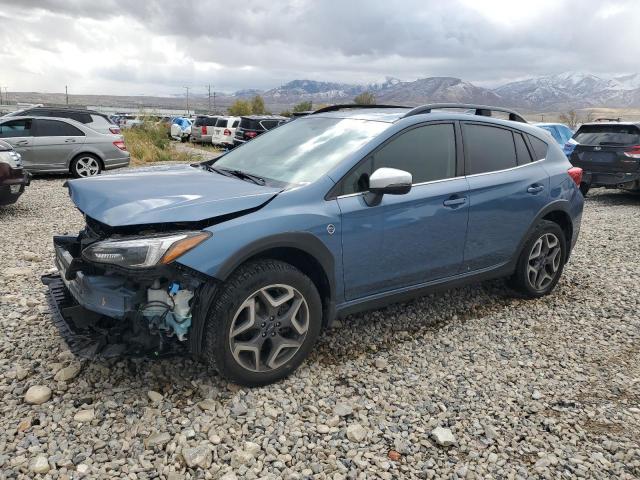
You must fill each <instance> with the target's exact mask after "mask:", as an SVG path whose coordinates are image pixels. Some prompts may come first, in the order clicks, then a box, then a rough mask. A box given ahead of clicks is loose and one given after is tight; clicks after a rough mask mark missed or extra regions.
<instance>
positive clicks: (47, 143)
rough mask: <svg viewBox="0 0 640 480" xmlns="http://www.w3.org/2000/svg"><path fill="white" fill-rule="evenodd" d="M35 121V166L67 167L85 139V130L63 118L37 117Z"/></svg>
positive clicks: (55, 168)
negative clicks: (64, 120)
mask: <svg viewBox="0 0 640 480" xmlns="http://www.w3.org/2000/svg"><path fill="white" fill-rule="evenodd" d="M33 122H34V139H33V162H34V166H35V168H38V169H40V170H49V169H54V170H59V169H66V168H67V167H68V161H69V160H70V158H71V156H72V154H73V152H74V151H75V150H77V148H78V146H79V145H82V144H83V143H84V141H85V135H84V132H82V130H80V129H78V128H76V127H75V126H73V125H71V124H69V123H66V122H63V121H62V120H54V119H44V118H36V119H34V121H33Z"/></svg>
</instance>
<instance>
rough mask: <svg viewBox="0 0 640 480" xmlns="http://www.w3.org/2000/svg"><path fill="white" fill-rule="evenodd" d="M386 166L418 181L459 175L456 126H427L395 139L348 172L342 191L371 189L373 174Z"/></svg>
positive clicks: (344, 193)
mask: <svg viewBox="0 0 640 480" xmlns="http://www.w3.org/2000/svg"><path fill="white" fill-rule="evenodd" d="M383 167H389V168H398V169H400V170H404V171H406V172H409V173H411V175H412V177H413V183H414V184H416V183H422V182H430V181H434V180H443V179H446V178H452V177H455V173H456V141H455V133H454V130H453V125H452V124H450V123H443V124H436V125H425V126H422V127H417V128H413V129H411V130H409V131H407V132H405V133H402V134H400V135H398V136H397V137H395V138H393V139H392V140H391V141H390V142H388V143H387V144H385V145H384V146H382V147H381V148H380V149H379V150H377V151H376V152H374V153H373V154H372V155H369V157H368V158H367V159H366V160H364V161H363V162H362V163H361V164H360V165H358V167H356V169H355V170H353V171H351V172H350V173H349V174H347V176H346V177H345V179H344V183H343V186H342V192H341V194H342V195H348V194H351V193H357V192H364V191H367V190H368V189H369V177H370V176H371V174H372V173H373V172H375V171H376V170H377V169H379V168H383Z"/></svg>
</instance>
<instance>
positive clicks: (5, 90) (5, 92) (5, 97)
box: [4, 87, 9, 105]
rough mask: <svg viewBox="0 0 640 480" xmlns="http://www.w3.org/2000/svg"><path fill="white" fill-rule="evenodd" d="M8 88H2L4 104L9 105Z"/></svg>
mask: <svg viewBox="0 0 640 480" xmlns="http://www.w3.org/2000/svg"><path fill="white" fill-rule="evenodd" d="M7 88H8V87H4V102H5V103H6V104H7V105H9V92H8V91H7Z"/></svg>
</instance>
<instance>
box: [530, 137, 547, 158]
mask: <svg viewBox="0 0 640 480" xmlns="http://www.w3.org/2000/svg"><path fill="white" fill-rule="evenodd" d="M529 142H530V143H531V147H532V148H533V156H534V160H542V159H543V158H547V148H549V145H547V144H546V143H545V142H543V141H542V140H540V139H539V138H537V137H534V136H533V135H529Z"/></svg>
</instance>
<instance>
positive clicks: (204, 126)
mask: <svg viewBox="0 0 640 480" xmlns="http://www.w3.org/2000/svg"><path fill="white" fill-rule="evenodd" d="M202 134H203V135H206V134H207V126H206V125H203V126H202Z"/></svg>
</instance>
